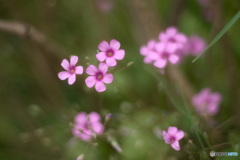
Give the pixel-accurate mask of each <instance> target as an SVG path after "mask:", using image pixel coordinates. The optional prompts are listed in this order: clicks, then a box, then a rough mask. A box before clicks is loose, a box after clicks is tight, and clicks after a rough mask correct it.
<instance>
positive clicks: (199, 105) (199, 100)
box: [192, 88, 222, 116]
mask: <svg viewBox="0 0 240 160" xmlns="http://www.w3.org/2000/svg"><path fill="white" fill-rule="evenodd" d="M221 99H222V97H221V95H220V94H219V93H211V90H210V89H209V88H205V89H203V90H202V91H201V92H200V93H198V94H196V95H194V96H193V98H192V103H193V105H194V107H195V108H196V111H197V112H198V113H199V114H200V115H203V114H208V115H211V116H214V115H215V114H216V113H217V112H218V110H219V104H220V102H221Z"/></svg>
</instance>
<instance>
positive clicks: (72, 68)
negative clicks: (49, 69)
mask: <svg viewBox="0 0 240 160" xmlns="http://www.w3.org/2000/svg"><path fill="white" fill-rule="evenodd" d="M69 71H70V73H71V74H74V73H75V67H74V66H71V67H70V68H69Z"/></svg>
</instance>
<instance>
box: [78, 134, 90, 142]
mask: <svg viewBox="0 0 240 160" xmlns="http://www.w3.org/2000/svg"><path fill="white" fill-rule="evenodd" d="M78 137H79V138H80V139H81V140H83V141H90V140H91V139H92V136H91V135H88V134H84V133H81V134H79V136H78Z"/></svg>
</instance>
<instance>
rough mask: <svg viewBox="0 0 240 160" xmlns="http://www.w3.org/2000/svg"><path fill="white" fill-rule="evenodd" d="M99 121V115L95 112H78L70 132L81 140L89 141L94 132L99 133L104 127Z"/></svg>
mask: <svg viewBox="0 0 240 160" xmlns="http://www.w3.org/2000/svg"><path fill="white" fill-rule="evenodd" d="M100 121H101V117H100V115H99V114H98V113H96V112H91V113H90V114H88V115H87V114H86V113H85V112H80V113H78V114H77V115H76V117H75V120H74V122H75V123H74V127H73V129H72V133H73V135H75V136H76V137H79V138H80V139H82V140H83V141H90V140H91V138H92V137H93V135H94V134H96V135H99V134H101V133H102V132H103V129H104V127H103V124H102V123H101V122H100Z"/></svg>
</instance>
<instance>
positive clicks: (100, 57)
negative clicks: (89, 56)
mask: <svg viewBox="0 0 240 160" xmlns="http://www.w3.org/2000/svg"><path fill="white" fill-rule="evenodd" d="M96 58H97V59H98V60H99V61H100V62H102V61H104V60H105V59H106V53H105V52H99V53H98V54H96Z"/></svg>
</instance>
